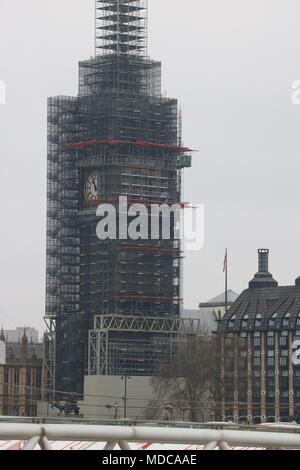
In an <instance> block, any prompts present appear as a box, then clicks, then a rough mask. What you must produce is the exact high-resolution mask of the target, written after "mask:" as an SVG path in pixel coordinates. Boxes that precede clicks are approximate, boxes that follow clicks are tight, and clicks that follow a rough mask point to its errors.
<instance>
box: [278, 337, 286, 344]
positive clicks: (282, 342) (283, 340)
mask: <svg viewBox="0 0 300 470" xmlns="http://www.w3.org/2000/svg"><path fill="white" fill-rule="evenodd" d="M279 344H280V346H286V345H287V336H280V339H279Z"/></svg>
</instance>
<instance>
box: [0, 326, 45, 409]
mask: <svg viewBox="0 0 300 470" xmlns="http://www.w3.org/2000/svg"><path fill="white" fill-rule="evenodd" d="M0 345H1V348H0V349H1V351H2V354H1V357H0V416H1V415H5V416H36V407H37V400H40V398H41V379H42V364H43V359H42V358H43V344H42V343H33V342H29V341H28V338H27V334H26V329H24V332H23V336H22V338H21V340H20V341H19V342H7V341H6V337H5V334H4V332H3V330H2V331H1V334H0Z"/></svg>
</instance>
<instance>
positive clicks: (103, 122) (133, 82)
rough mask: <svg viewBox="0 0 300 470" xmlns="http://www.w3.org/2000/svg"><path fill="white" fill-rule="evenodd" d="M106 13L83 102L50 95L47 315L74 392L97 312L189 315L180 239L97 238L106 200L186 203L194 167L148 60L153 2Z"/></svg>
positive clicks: (124, 4) (59, 375)
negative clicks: (185, 178)
mask: <svg viewBox="0 0 300 470" xmlns="http://www.w3.org/2000/svg"><path fill="white" fill-rule="evenodd" d="M96 13H97V14H96V17H97V18H96V28H97V31H98V33H97V45H96V49H97V54H98V53H99V52H100V50H101V51H102V55H96V56H95V57H94V58H91V59H89V60H86V61H82V62H80V63H79V89H78V96H77V97H67V96H58V97H52V98H49V100H48V170H47V171H48V173H47V275H46V317H47V318H51V319H53V320H55V324H56V331H55V334H54V335H51V337H52V339H53V341H55V346H54V349H55V360H56V368H55V381H56V384H55V388H56V389H59V390H65V391H76V392H80V389H81V388H82V383H83V377H84V374H85V373H86V371H87V356H88V332H89V330H91V329H92V328H93V324H94V316H95V315H99V314H100V315H108V314H114V315H119V314H121V315H125V316H126V315H137V316H140V317H152V316H158V317H159V316H162V315H165V316H170V317H179V314H180V309H181V308H182V295H181V260H182V257H183V254H182V251H181V243H180V240H179V239H177V238H176V237H175V236H174V235H172V236H171V237H170V239H168V240H164V239H162V238H159V239H158V240H151V239H149V240H130V239H128V240H125V241H124V240H118V239H117V240H110V239H108V240H104V241H103V240H99V239H98V237H97V233H96V226H97V223H98V222H99V218H97V216H96V207H97V206H98V205H99V204H100V203H102V202H110V203H111V204H113V205H114V207H115V209H116V211H118V210H119V209H120V207H119V197H120V196H126V197H127V198H128V201H129V202H130V203H132V204H134V203H140V204H145V205H146V206H147V208H150V207H151V205H152V204H167V205H173V204H181V194H182V185H181V181H182V169H183V168H185V167H189V166H190V165H191V156H190V153H191V149H189V148H188V147H184V146H183V144H182V137H181V129H182V122H181V113H180V112H179V110H178V103H177V100H176V99H172V98H166V97H163V96H162V93H161V63H160V62H157V61H153V60H150V59H149V58H148V57H147V55H146V43H147V2H146V0H144V1H143V0H132V1H129V0H126V1H125V0H124V1H123V0H115V1H113V0H110V1H96ZM137 31H139V33H138V34H137ZM138 36H139V37H138ZM91 175H95V177H96V179H97V195H96V197H93V198H92V199H89V198H88V197H87V196H86V184H87V181H88V179H89V177H90V176H91ZM172 229H173V227H172ZM173 233H174V232H173V231H172V234H173ZM125 340H126V338H124V341H125ZM51 357H54V356H53V355H52V356H51ZM47 368H48V369H49V368H50V369H51V367H50V366H49V367H48V365H47ZM53 370H54V369H53ZM50 375H51V374H50ZM49 380H50V379H49ZM49 387H50V384H49ZM50 388H51V387H50Z"/></svg>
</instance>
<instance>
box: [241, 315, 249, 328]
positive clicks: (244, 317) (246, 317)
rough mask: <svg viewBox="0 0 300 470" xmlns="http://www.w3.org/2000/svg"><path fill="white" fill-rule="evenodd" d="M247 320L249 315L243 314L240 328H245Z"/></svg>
mask: <svg viewBox="0 0 300 470" xmlns="http://www.w3.org/2000/svg"><path fill="white" fill-rule="evenodd" d="M248 320H249V315H244V316H243V319H242V328H247V326H248Z"/></svg>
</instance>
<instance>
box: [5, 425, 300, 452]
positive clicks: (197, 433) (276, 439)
mask: <svg viewBox="0 0 300 470" xmlns="http://www.w3.org/2000/svg"><path fill="white" fill-rule="evenodd" d="M0 440H23V441H26V442H25V443H24V446H23V448H22V450H32V449H34V448H35V447H36V446H37V445H39V446H40V448H41V449H42V450H53V448H52V445H51V442H50V441H84V442H91V443H93V442H104V443H106V444H104V446H103V450H112V449H114V448H116V447H117V445H118V446H119V448H120V449H121V450H133V449H132V448H131V444H130V443H145V442H146V443H165V444H186V445H202V446H203V449H204V450H211V449H215V448H219V449H221V450H230V447H234V446H247V447H258V448H263V449H300V433H298V429H296V428H291V429H286V430H282V431H278V430H276V432H274V431H273V430H272V431H271V430H269V431H267V430H266V429H265V428H264V429H263V430H262V431H257V430H255V431H242V430H227V429H225V430H223V429H188V428H168V427H158V426H156V427H149V426H94V425H80V424H26V423H0Z"/></svg>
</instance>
